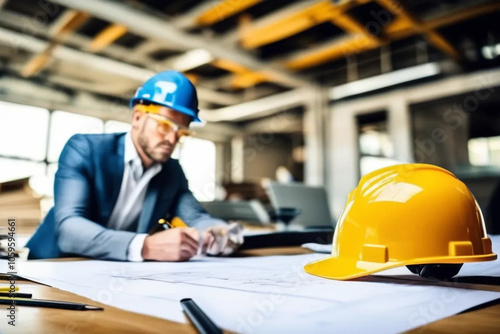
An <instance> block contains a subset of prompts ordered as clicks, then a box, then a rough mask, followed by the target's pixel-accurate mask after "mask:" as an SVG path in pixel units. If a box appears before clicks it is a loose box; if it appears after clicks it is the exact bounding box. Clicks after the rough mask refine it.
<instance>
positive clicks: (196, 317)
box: [181, 298, 222, 334]
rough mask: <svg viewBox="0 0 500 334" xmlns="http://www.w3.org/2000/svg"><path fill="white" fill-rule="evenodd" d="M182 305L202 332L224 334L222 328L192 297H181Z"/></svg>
mask: <svg viewBox="0 0 500 334" xmlns="http://www.w3.org/2000/svg"><path fill="white" fill-rule="evenodd" d="M181 306H182V308H183V309H184V312H186V315H187V316H188V318H189V320H191V322H192V323H193V325H194V326H195V327H196V329H197V330H198V332H199V333H201V334H222V330H221V329H220V328H219V327H217V325H216V324H214V322H213V321H212V320H211V319H210V318H209V317H208V316H207V315H206V314H205V312H203V311H202V310H201V308H200V307H199V306H198V305H197V304H196V303H195V302H194V300H192V299H191V298H184V299H181Z"/></svg>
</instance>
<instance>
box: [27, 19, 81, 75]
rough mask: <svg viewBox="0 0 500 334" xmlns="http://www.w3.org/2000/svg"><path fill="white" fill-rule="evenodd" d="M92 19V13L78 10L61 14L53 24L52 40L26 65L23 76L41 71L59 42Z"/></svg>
mask: <svg viewBox="0 0 500 334" xmlns="http://www.w3.org/2000/svg"><path fill="white" fill-rule="evenodd" d="M88 19H90V15H88V14H87V13H84V12H80V11H77V10H67V11H66V12H65V13H64V14H63V15H61V16H60V17H59V18H58V19H57V20H56V21H55V22H54V24H53V25H52V28H51V29H50V30H49V34H50V35H51V36H52V39H51V41H50V42H49V43H48V44H47V46H46V47H45V49H44V50H43V51H42V52H41V53H39V54H37V55H35V56H34V57H32V58H31V60H30V61H29V62H28V63H27V64H26V66H25V67H24V68H23V69H22V70H21V75H22V76H23V77H26V78H28V77H31V76H34V75H36V74H37V73H39V72H40V71H41V70H42V69H43V68H44V67H45V66H47V64H48V63H49V62H50V60H51V55H52V53H53V52H54V50H55V48H56V47H57V45H58V44H59V43H62V42H63V40H64V39H65V38H66V37H67V36H68V35H69V34H71V33H72V32H73V31H74V30H75V29H77V28H78V27H79V26H80V25H82V24H83V23H85V22H86V21H87V20H88Z"/></svg>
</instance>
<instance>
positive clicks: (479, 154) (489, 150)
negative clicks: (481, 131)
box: [468, 136, 500, 166]
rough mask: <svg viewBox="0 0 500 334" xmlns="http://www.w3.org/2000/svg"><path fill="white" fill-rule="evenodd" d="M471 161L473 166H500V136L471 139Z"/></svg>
mask: <svg viewBox="0 0 500 334" xmlns="http://www.w3.org/2000/svg"><path fill="white" fill-rule="evenodd" d="M468 148H469V161H470V164H471V165H473V166H500V136H496V137H487V138H473V139H469V142H468Z"/></svg>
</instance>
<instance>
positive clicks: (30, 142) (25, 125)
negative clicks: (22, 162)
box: [0, 102, 49, 161]
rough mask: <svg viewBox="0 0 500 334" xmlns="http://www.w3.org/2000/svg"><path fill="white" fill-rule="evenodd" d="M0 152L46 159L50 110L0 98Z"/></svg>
mask: <svg viewBox="0 0 500 334" xmlns="http://www.w3.org/2000/svg"><path fill="white" fill-rule="evenodd" d="M0 119H1V120H2V122H0V143H1V145H0V156H4V157H16V158H23V159H28V160H36V161H43V160H45V154H46V146H47V132H48V123H49V111H48V110H47V109H43V108H36V107H29V106H23V105H19V104H14V103H7V102H0Z"/></svg>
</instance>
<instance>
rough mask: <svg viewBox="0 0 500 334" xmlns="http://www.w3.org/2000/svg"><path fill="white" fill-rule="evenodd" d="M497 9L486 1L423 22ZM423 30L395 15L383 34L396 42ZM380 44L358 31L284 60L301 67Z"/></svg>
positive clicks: (428, 25) (438, 23)
mask: <svg viewBox="0 0 500 334" xmlns="http://www.w3.org/2000/svg"><path fill="white" fill-rule="evenodd" d="M498 10H500V3H495V4H488V5H485V4H483V5H479V6H474V7H472V8H467V9H463V10H460V11H457V12H454V13H450V14H446V15H443V16H441V17H436V18H434V19H431V20H428V21H424V22H422V23H421V25H422V27H424V28H425V29H436V28H440V27H444V26H448V25H452V24H455V23H457V22H461V21H464V20H467V19H471V18H474V17H477V16H480V15H483V14H486V13H491V12H494V11H498ZM420 32H421V30H419V29H417V28H416V27H415V26H413V25H412V24H411V23H410V22H408V21H407V20H404V19H402V18H396V19H395V20H394V21H393V22H391V23H390V24H389V25H388V26H387V27H386V28H385V30H384V35H385V36H386V39H387V41H390V42H394V41H397V40H400V39H403V38H406V37H410V36H412V35H416V34H418V33H420ZM377 47H378V43H375V42H373V41H372V40H369V39H368V38H367V37H366V36H364V35H359V34H358V35H353V36H347V37H344V38H335V39H332V40H331V41H327V42H325V43H322V44H320V45H318V46H316V47H314V48H310V49H308V50H301V51H298V52H295V53H293V54H291V55H289V56H288V57H286V59H285V60H284V61H283V64H284V66H285V67H286V68H289V69H292V70H301V69H304V68H309V67H313V66H317V65H320V64H323V63H325V62H328V61H333V60H335V59H339V58H341V57H348V56H351V55H355V54H358V53H360V52H363V51H367V50H372V49H375V48H377Z"/></svg>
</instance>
